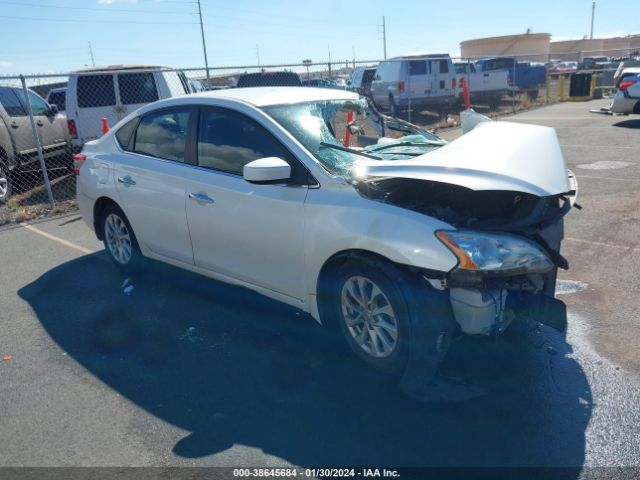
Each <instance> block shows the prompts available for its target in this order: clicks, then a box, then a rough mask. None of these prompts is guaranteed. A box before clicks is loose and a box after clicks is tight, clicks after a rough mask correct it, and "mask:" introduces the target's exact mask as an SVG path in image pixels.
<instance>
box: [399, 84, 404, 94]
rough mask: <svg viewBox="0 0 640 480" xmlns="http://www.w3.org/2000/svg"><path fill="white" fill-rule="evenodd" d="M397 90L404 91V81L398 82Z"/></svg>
mask: <svg viewBox="0 0 640 480" xmlns="http://www.w3.org/2000/svg"><path fill="white" fill-rule="evenodd" d="M398 91H399V92H404V82H398Z"/></svg>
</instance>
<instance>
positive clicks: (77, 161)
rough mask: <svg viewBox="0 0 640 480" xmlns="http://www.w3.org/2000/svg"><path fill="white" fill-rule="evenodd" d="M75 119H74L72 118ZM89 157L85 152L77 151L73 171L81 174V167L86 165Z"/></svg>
mask: <svg viewBox="0 0 640 480" xmlns="http://www.w3.org/2000/svg"><path fill="white" fill-rule="evenodd" d="M70 121H73V120H70ZM86 159H87V156H86V155H85V154H83V153H76V154H75V155H74V156H73V173H75V174H76V176H78V175H80V167H82V165H84V161H85V160H86Z"/></svg>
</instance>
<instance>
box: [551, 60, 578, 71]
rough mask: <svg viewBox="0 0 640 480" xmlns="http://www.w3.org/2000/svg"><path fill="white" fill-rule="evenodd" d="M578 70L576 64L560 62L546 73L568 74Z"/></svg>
mask: <svg viewBox="0 0 640 480" xmlns="http://www.w3.org/2000/svg"><path fill="white" fill-rule="evenodd" d="M577 70H578V62H560V63H558V64H556V65H555V67H553V69H551V70H550V71H549V72H548V73H554V74H568V73H574V72H576V71H577Z"/></svg>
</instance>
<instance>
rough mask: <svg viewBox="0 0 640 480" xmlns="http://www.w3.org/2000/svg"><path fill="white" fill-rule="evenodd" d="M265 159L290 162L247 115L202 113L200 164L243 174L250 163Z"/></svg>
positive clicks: (269, 137)
mask: <svg viewBox="0 0 640 480" xmlns="http://www.w3.org/2000/svg"><path fill="white" fill-rule="evenodd" d="M265 157H278V158H281V159H283V160H286V161H288V162H290V158H291V155H290V154H289V152H288V150H287V149H286V148H285V147H284V146H283V145H282V144H281V143H280V142H279V141H278V140H277V139H276V138H275V137H274V136H273V135H271V133H269V132H268V131H267V130H266V129H265V128H264V127H262V126H261V125H259V124H258V123H256V122H254V121H253V120H251V119H249V118H247V117H245V116H244V115H241V114H237V113H234V112H230V111H226V110H223V109H205V110H203V111H202V113H201V115H200V125H199V126H198V165H200V166H201V167H205V168H210V169H212V170H219V171H222V172H227V173H233V174H235V175H242V170H243V167H244V166H245V165H246V164H247V163H249V162H252V161H253V160H257V159H259V158H265ZM290 163H291V162H290ZM292 168H293V165H292Z"/></svg>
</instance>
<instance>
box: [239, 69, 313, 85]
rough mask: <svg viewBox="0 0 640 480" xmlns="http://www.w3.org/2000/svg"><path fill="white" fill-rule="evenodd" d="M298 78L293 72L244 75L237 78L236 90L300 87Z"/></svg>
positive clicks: (300, 83)
mask: <svg viewBox="0 0 640 480" xmlns="http://www.w3.org/2000/svg"><path fill="white" fill-rule="evenodd" d="M301 86H302V82H301V81H300V76H299V75H298V74H297V73H295V72H258V73H245V74H243V75H240V77H239V78H238V84H237V87H238V88H247V87H301Z"/></svg>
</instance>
